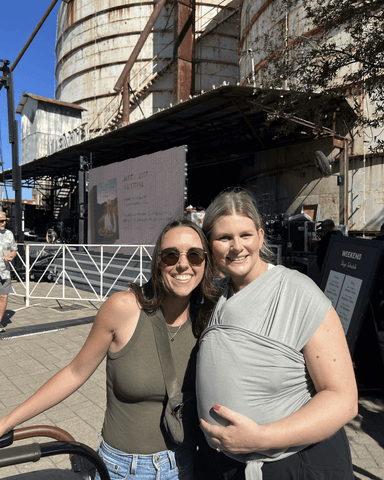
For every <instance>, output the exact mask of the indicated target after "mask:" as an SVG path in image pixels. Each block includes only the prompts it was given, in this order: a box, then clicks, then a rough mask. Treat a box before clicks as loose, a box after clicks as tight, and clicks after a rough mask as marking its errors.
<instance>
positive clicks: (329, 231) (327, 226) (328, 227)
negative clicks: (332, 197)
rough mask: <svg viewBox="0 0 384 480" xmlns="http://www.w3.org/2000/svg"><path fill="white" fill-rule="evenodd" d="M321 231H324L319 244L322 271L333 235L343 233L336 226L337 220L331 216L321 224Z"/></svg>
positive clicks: (318, 257)
mask: <svg viewBox="0 0 384 480" xmlns="http://www.w3.org/2000/svg"><path fill="white" fill-rule="evenodd" d="M321 231H322V233H323V237H322V238H321V240H320V241H319V244H318V246H317V266H318V267H319V270H320V271H321V269H322V268H323V263H324V260H325V256H326V254H327V250H328V245H329V242H330V241H331V237H332V236H333V235H343V233H342V232H341V231H340V230H338V229H337V228H336V227H335V222H334V221H333V220H330V219H329V218H328V219H326V220H324V221H323V223H322V225H321Z"/></svg>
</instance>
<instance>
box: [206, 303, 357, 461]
mask: <svg viewBox="0 0 384 480" xmlns="http://www.w3.org/2000/svg"><path fill="white" fill-rule="evenodd" d="M303 354H304V357H305V361H306V364H307V368H308V372H309V374H310V376H311V378H312V380H313V383H314V385H315V388H316V392H317V393H316V395H315V396H314V397H313V398H312V399H311V400H310V401H309V402H308V403H307V404H306V405H304V406H303V407H302V408H300V409H299V410H297V411H296V412H295V413H293V414H291V415H289V416H288V417H286V418H283V419H281V420H278V421H276V422H274V423H271V424H270V425H265V426H259V425H257V424H256V423H255V422H253V421H252V420H250V419H249V418H247V417H245V416H243V415H240V414H238V413H235V412H233V411H232V410H230V409H228V408H226V407H222V406H216V407H218V410H217V408H215V411H216V413H218V414H219V415H221V416H222V417H223V418H225V419H227V420H229V421H230V424H229V425H228V426H227V427H218V426H212V425H209V424H208V423H207V422H205V420H202V421H201V425H202V427H203V430H204V431H205V432H206V433H208V435H210V436H211V437H212V438H213V440H214V442H215V443H217V444H218V445H219V446H220V449H221V450H227V451H229V452H232V453H248V452H253V451H267V450H270V449H286V448H288V447H292V446H299V445H308V444H312V443H315V442H319V441H321V440H324V439H325V438H328V437H330V436H331V435H333V434H334V433H335V432H337V430H339V429H340V428H341V427H342V426H343V425H345V424H346V423H347V422H348V421H350V420H351V419H352V418H354V417H355V416H356V414H357V401H358V397H357V387H356V381H355V376H354V372H353V366H352V361H351V357H350V354H349V350H348V345H347V342H346V338H345V335H344V331H343V328H342V325H341V322H340V319H339V317H338V315H337V313H336V312H335V310H334V309H333V308H332V307H331V309H330V311H329V313H328V314H327V316H326V317H325V319H324V321H323V322H322V324H321V325H320V327H319V328H318V329H317V331H316V332H315V334H314V335H313V336H312V338H311V339H310V340H309V341H308V343H307V344H306V346H305V347H304V349H303Z"/></svg>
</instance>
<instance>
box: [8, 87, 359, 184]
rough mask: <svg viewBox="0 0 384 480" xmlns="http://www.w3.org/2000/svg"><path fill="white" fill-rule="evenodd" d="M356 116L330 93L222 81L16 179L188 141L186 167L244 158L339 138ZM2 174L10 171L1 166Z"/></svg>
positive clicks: (63, 172) (59, 173) (58, 173)
mask: <svg viewBox="0 0 384 480" xmlns="http://www.w3.org/2000/svg"><path fill="white" fill-rule="evenodd" d="M355 118H356V116H355V114H354V112H353V109H352V108H351V107H350V106H349V104H348V102H347V101H346V100H345V99H343V98H340V97H336V96H331V95H320V94H308V93H298V92H293V91H283V90H260V89H254V88H252V87H236V86H222V87H220V88H217V89H213V90H210V91H208V92H206V93H203V94H201V95H199V96H196V97H193V98H191V99H189V100H188V101H185V102H182V103H180V104H178V105H175V106H170V108H168V109H165V110H163V111H160V112H158V113H156V114H154V115H152V116H151V117H149V118H146V119H143V120H139V121H137V122H135V123H133V124H131V125H128V126H126V127H123V128H119V129H117V130H115V131H113V132H111V133H108V134H106V135H102V136H96V137H95V138H92V139H90V140H87V141H85V142H82V143H80V144H77V145H73V146H71V147H68V148H65V149H63V150H60V151H58V152H56V153H54V154H52V155H49V156H46V157H43V158H39V159H37V160H34V161H32V162H29V163H27V164H24V165H23V166H22V173H21V176H22V180H23V181H25V182H28V181H30V180H31V179H39V178H42V177H45V176H51V177H63V176H67V175H70V174H77V172H78V170H79V164H80V162H79V159H80V156H81V155H83V156H87V157H90V155H91V156H92V167H93V168H95V167H98V166H101V165H107V164H110V163H114V162H118V161H122V160H126V159H128V158H133V157H139V156H141V155H144V154H148V153H153V152H156V151H160V150H166V149H168V148H171V147H174V146H179V145H187V147H188V156H187V159H188V168H190V169H194V168H199V167H202V166H208V165H213V164H216V163H221V162H226V161H237V160H239V161H244V159H246V158H247V157H248V158H249V157H250V156H252V155H253V154H254V153H255V152H260V151H263V150H268V149H271V148H277V147H283V146H286V145H292V144H294V143H298V142H308V141H310V140H313V139H316V138H322V137H324V136H334V137H336V138H342V137H344V136H345V135H347V134H348V129H350V128H351V127H352V125H353V122H354V120H355ZM4 177H5V179H7V180H9V179H11V177H12V171H11V170H7V171H6V172H4Z"/></svg>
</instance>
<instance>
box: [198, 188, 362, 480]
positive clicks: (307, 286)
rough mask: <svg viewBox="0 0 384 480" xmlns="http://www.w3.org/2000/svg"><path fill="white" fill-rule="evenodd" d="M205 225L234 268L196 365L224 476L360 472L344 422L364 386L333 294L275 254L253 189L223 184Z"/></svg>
mask: <svg viewBox="0 0 384 480" xmlns="http://www.w3.org/2000/svg"><path fill="white" fill-rule="evenodd" d="M203 231H204V232H205V234H206V236H207V238H208V241H209V244H210V248H211V252H212V255H213V258H214V261H215V262H216V263H217V264H218V265H219V267H220V268H221V269H223V270H225V271H226V272H227V274H228V275H229V277H226V278H225V279H224V280H223V281H222V288H223V290H222V296H221V297H220V298H219V300H218V303H217V305H216V307H215V310H214V313H213V315H212V317H211V319H210V322H209V324H208V327H207V328H206V329H205V330H204V332H203V333H202V335H201V337H200V340H199V352H198V358H197V366H196V392H197V399H198V413H199V418H200V419H201V420H200V421H201V427H202V429H203V431H204V433H205V437H206V440H207V442H208V444H209V445H210V447H211V449H210V452H211V456H213V461H214V463H215V464H216V466H217V468H218V470H219V472H220V475H221V478H222V479H225V480H229V479H239V480H240V479H243V478H244V476H245V478H246V479H247V480H248V479H251V480H261V479H262V478H263V479H264V480H296V479H309V478H311V479H315V478H316V480H329V479H331V478H338V479H343V480H353V479H354V474H353V469H352V460H351V453H350V449H349V444H348V440H347V437H346V434H345V432H344V429H343V426H344V425H345V424H346V423H347V422H349V421H350V420H351V419H352V418H354V417H355V416H356V414H357V400H358V397H357V387H356V381H355V376H354V370H353V366H352V361H351V356H350V353H349V349H348V345H347V341H346V338H345V335H344V331H343V327H342V324H341V322H340V319H339V317H338V315H337V313H336V311H335V310H334V308H333V307H332V304H331V301H330V300H329V299H328V298H327V297H326V296H325V295H324V294H323V292H322V291H321V290H320V289H319V288H318V287H317V286H316V285H315V283H314V282H313V281H312V280H311V279H310V278H309V277H307V276H306V275H304V274H301V273H299V272H298V271H295V270H290V269H288V268H286V267H284V266H282V265H273V263H271V258H272V257H271V254H272V252H271V251H270V249H269V248H268V245H267V243H266V241H265V237H264V230H263V228H262V220H261V217H260V214H259V212H258V211H257V209H256V207H255V205H254V199H253V197H252V196H251V195H250V194H249V192H247V191H246V190H244V189H241V188H240V189H239V188H237V189H234V190H231V191H225V192H223V193H222V194H220V195H219V196H218V197H217V198H216V199H215V200H214V201H213V202H212V203H211V205H210V206H209V207H208V209H207V210H206V214H205V217H204V223H203ZM336 472H337V473H336Z"/></svg>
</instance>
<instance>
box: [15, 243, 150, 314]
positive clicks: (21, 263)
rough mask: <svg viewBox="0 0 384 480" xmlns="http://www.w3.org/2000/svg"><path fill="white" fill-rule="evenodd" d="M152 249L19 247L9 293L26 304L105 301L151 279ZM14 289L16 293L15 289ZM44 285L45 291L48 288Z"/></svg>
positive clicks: (147, 246) (125, 246)
mask: <svg viewBox="0 0 384 480" xmlns="http://www.w3.org/2000/svg"><path fill="white" fill-rule="evenodd" d="M153 247H154V245H93V244H92V245H90V244H88V245H83V244H82V245H77V244H76V245H72V244H47V243H33V244H18V253H17V259H15V260H14V261H13V262H12V263H11V269H12V278H13V279H14V280H15V282H13V286H14V288H13V293H11V295H16V296H21V297H24V298H25V305H26V306H27V307H28V306H29V305H30V300H31V299H37V298H39V299H44V298H49V299H56V300H82V301H90V302H91V301H104V300H106V298H107V297H108V296H109V295H110V294H111V293H113V292H114V291H116V290H124V289H126V288H127V284H128V282H129V281H133V282H135V283H138V284H139V285H142V284H143V283H145V282H147V281H148V279H149V277H150V265H149V262H150V261H151V259H152V256H151V253H150V252H151V251H152V249H153ZM16 284H17V288H15V286H16ZM47 285H48V286H47Z"/></svg>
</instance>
